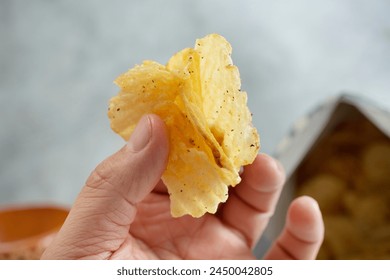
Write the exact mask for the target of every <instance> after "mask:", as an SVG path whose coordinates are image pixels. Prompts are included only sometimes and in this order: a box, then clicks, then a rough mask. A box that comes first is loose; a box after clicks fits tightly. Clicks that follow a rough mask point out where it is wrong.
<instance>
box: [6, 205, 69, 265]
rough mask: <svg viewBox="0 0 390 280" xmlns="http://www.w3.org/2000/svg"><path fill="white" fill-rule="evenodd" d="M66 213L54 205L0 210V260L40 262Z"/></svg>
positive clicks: (24, 206)
mask: <svg viewBox="0 0 390 280" xmlns="http://www.w3.org/2000/svg"><path fill="white" fill-rule="evenodd" d="M68 213H69V209H67V208H65V207H60V206H54V205H20V206H10V207H5V208H2V209H0V259H9V260H10V259H39V258H40V257H41V255H42V253H43V251H44V250H45V249H46V248H47V246H48V245H49V244H50V242H51V241H52V240H53V238H54V237H55V235H56V233H57V232H58V230H59V229H60V228H61V226H62V224H63V223H64V221H65V219H66V217H67V215H68Z"/></svg>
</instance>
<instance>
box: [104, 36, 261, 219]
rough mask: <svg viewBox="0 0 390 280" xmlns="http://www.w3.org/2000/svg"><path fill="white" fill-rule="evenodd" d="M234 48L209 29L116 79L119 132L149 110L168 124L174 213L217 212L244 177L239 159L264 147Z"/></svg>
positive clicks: (113, 109) (167, 178)
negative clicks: (162, 59)
mask: <svg viewBox="0 0 390 280" xmlns="http://www.w3.org/2000/svg"><path fill="white" fill-rule="evenodd" d="M230 55H231V46H230V44H229V43H228V42H227V41H226V40H225V39H224V38H223V37H222V36H220V35H217V34H212V35H209V36H206V37H205V38H203V39H199V40H197V41H196V44H195V48H194V49H191V48H187V49H184V50H182V51H180V52H178V53H177V54H175V55H174V56H173V57H172V58H171V59H170V60H169V62H168V63H167V65H166V66H164V65H161V64H158V63H156V62H152V61H145V62H144V63H143V64H142V65H138V66H136V67H134V68H133V69H130V70H129V71H128V72H126V73H124V74H122V75H121V76H120V77H118V78H117V80H116V81H115V83H116V84H117V85H118V86H119V87H120V92H119V94H118V95H117V96H115V97H113V98H112V99H111V100H110V105H109V112H108V117H109V118H110V121H111V127H112V129H113V130H114V131H115V132H117V133H118V134H119V135H121V136H122V137H123V138H124V139H126V140H127V139H128V138H129V137H130V135H131V133H132V131H133V130H134V128H135V126H136V124H137V122H138V121H139V119H140V118H141V117H142V115H144V114H149V113H154V114H157V115H159V116H160V117H161V118H162V119H163V120H164V122H165V124H166V126H167V129H168V132H169V142H170V153H169V159H168V166H167V170H166V171H165V172H164V174H163V176H162V179H163V181H164V183H165V184H166V186H167V188H168V192H169V194H170V199H171V213H172V216H174V217H179V216H182V215H185V214H190V215H192V216H194V217H200V216H202V215H203V214H205V213H206V212H209V213H215V212H216V210H217V208H218V205H219V203H221V202H225V201H226V199H227V196H228V187H229V186H235V185H236V184H238V183H239V182H240V176H239V173H238V172H239V170H240V167H241V166H243V165H247V164H250V163H252V162H253V160H254V159H255V157H256V155H257V153H258V150H259V148H260V140H259V135H258V134H257V131H256V129H255V128H254V127H253V125H252V117H251V114H250V112H249V109H248V107H247V95H246V93H244V92H242V91H241V90H240V87H241V85H240V77H239V73H238V69H237V68H236V67H235V66H234V65H233V64H232V60H231V57H230Z"/></svg>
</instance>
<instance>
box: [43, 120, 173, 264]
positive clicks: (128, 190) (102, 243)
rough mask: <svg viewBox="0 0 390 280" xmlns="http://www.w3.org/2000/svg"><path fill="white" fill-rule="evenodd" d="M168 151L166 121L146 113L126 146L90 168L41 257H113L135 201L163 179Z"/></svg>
mask: <svg viewBox="0 0 390 280" xmlns="http://www.w3.org/2000/svg"><path fill="white" fill-rule="evenodd" d="M168 152H169V147H168V137H167V132H166V128H165V125H164V123H163V121H162V120H161V119H160V118H159V117H158V116H156V115H146V116H143V117H142V118H141V120H140V121H139V123H138V125H137V126H136V128H135V130H134V132H133V134H132V135H131V137H130V140H129V141H128V142H127V144H126V145H125V146H124V147H123V148H122V149H120V150H119V151H118V152H117V153H115V154H114V155H112V156H110V157H109V158H107V159H106V160H104V161H103V162H102V163H100V164H99V165H98V166H97V167H96V169H95V170H94V171H93V172H92V174H91V175H90V177H89V178H88V180H87V182H86V184H85V186H84V187H83V189H82V190H81V192H80V194H79V195H78V197H77V199H76V202H75V204H74V205H73V207H72V209H71V211H70V213H69V216H68V218H67V219H66V221H65V223H64V225H63V227H62V229H61V230H60V232H59V233H58V235H57V237H56V239H55V240H54V241H53V242H52V244H51V245H50V246H49V248H48V249H47V250H46V251H45V252H44V254H43V256H42V258H47V259H80V258H91V259H97V258H98V259H106V258H109V257H110V255H111V254H112V253H113V252H114V251H116V250H117V249H118V248H119V247H120V246H121V244H122V243H123V242H124V240H125V238H126V237H127V236H128V232H129V229H130V226H131V223H132V222H133V220H134V218H135V215H136V212H137V203H139V202H140V201H142V200H143V199H144V198H145V197H146V196H147V195H148V194H149V193H150V192H151V191H152V190H153V188H154V187H155V186H156V184H157V183H158V182H159V180H160V178H161V175H162V173H163V172H164V170H165V168H166V164H167V158H168Z"/></svg>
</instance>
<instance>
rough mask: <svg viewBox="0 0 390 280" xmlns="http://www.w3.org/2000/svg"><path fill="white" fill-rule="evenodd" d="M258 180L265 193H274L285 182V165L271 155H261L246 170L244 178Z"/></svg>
mask: <svg viewBox="0 0 390 280" xmlns="http://www.w3.org/2000/svg"><path fill="white" fill-rule="evenodd" d="M244 177H249V178H257V181H258V182H257V185H258V186H261V188H262V190H263V191H267V190H268V191H274V190H275V188H280V187H281V186H282V185H283V184H284V182H285V172H284V168H283V165H282V164H281V163H280V162H279V161H278V160H277V159H275V158H273V157H271V156H270V155H267V154H264V153H260V154H258V155H257V157H256V158H255V160H254V161H253V163H252V164H251V165H248V166H246V167H245V168H244V173H243V178H244Z"/></svg>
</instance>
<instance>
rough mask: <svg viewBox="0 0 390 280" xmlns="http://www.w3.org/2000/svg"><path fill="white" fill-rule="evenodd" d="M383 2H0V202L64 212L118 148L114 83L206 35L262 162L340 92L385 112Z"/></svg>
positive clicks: (389, 73) (389, 51)
mask: <svg viewBox="0 0 390 280" xmlns="http://www.w3.org/2000/svg"><path fill="white" fill-rule="evenodd" d="M389 14H390V2H389V1H386V0H374V1H362V0H348V1H338V0H328V1H312V0H299V1H287V0H286V1H281V0H269V1H256V0H236V1H233V0H230V1H227V0H217V1H208V0H198V1H189V0H170V1H152V0H133V1H126V0H113V1H92V0H88V1H77V0H71V1H69V0H68V1H65V0H63V1H44V0H35V1H27V0H25V1H22V0H1V1H0V101H1V104H2V105H1V107H2V108H1V113H0V114H1V118H0V179H1V183H0V204H10V203H15V202H55V203H61V204H65V205H70V204H71V203H72V202H73V200H74V199H75V197H76V195H77V193H78V192H79V190H80V188H81V186H82V185H83V183H84V181H85V180H86V178H87V177H88V175H89V173H90V172H91V171H92V170H93V168H94V167H95V166H96V165H97V164H98V163H99V162H100V161H101V160H103V159H104V158H105V157H107V156H108V155H110V154H112V153H113V152H115V151H116V150H117V149H119V148H120V147H121V146H122V145H123V141H122V139H121V138H120V137H119V136H117V135H116V134H114V133H113V132H112V131H111V129H110V127H109V121H108V118H107V116H106V111H107V104H108V100H109V99H110V97H112V96H113V95H115V94H116V93H117V90H118V89H117V88H116V86H115V85H114V84H113V80H114V79H115V78H116V77H117V76H118V75H119V74H120V73H122V72H124V71H126V70H127V69H128V68H131V67H133V66H134V65H135V64H136V63H140V62H141V61H142V60H144V59H152V60H156V61H158V62H160V63H163V64H164V63H165V62H166V61H167V60H168V59H169V57H170V56H171V55H172V54H174V53H175V52H176V51H179V50H181V49H182V48H185V47H192V46H193V44H194V42H195V39H196V38H200V37H203V36H205V35H207V34H209V33H214V32H215V33H219V34H221V35H223V36H225V37H226V38H227V39H228V41H229V42H230V43H231V44H232V46H233V61H234V63H235V64H236V65H237V66H238V67H239V69H240V72H241V78H242V88H243V89H244V90H246V91H247V92H248V94H249V106H250V108H251V110H252V111H253V113H254V124H255V125H256V127H257V128H258V130H259V132H260V135H261V143H262V152H265V153H271V154H272V153H273V151H274V150H275V148H276V145H277V144H278V142H279V141H280V140H281V139H282V138H283V136H284V135H286V134H287V133H288V130H289V128H290V127H291V125H292V123H293V122H294V120H296V119H297V118H299V117H301V116H302V115H304V114H306V113H307V112H308V111H310V110H311V109H312V108H313V107H315V106H316V105H317V104H318V103H319V102H322V101H323V100H324V99H326V98H327V97H329V96H333V95H336V94H338V93H340V92H342V91H348V92H353V93H356V94H358V95H364V96H366V97H368V98H369V99H372V100H373V101H374V102H377V103H378V104H380V105H382V106H385V107H387V108H390V17H389Z"/></svg>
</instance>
